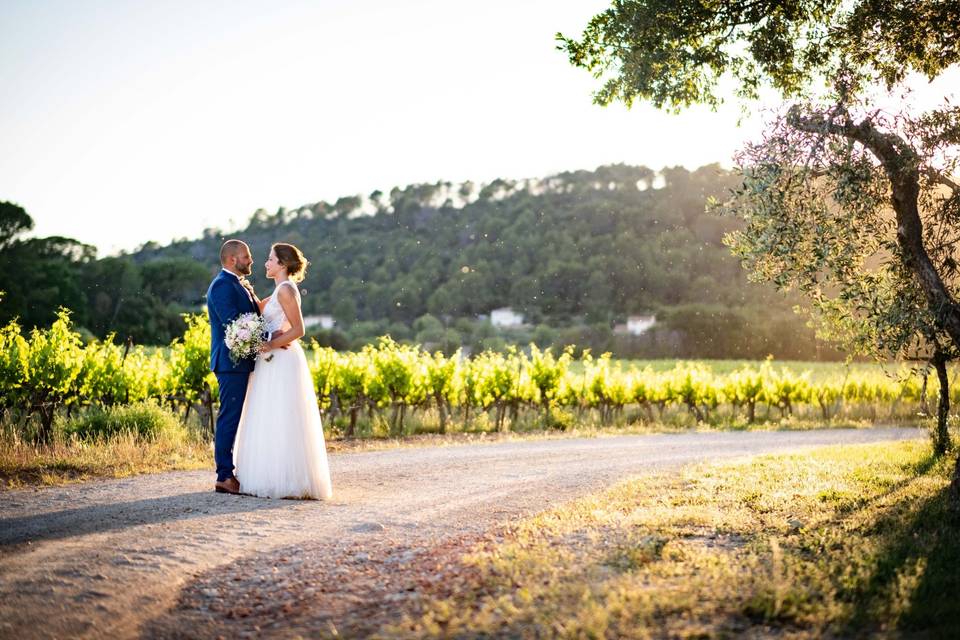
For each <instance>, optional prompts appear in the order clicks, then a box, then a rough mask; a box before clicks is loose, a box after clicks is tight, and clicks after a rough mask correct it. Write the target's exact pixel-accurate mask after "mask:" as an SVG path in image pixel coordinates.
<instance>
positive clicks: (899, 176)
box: [787, 105, 960, 344]
mask: <svg viewBox="0 0 960 640" xmlns="http://www.w3.org/2000/svg"><path fill="white" fill-rule="evenodd" d="M837 117H841V118H842V121H839V122H838V121H837ZM787 124H788V125H790V126H791V127H793V128H794V129H797V130H798V131H804V132H807V133H813V134H819V135H822V136H827V135H838V136H841V137H843V138H846V139H847V140H853V141H856V142H859V143H860V144H862V145H863V146H864V147H866V148H867V149H868V150H869V151H870V152H871V153H873V155H874V156H876V158H877V159H878V160H879V161H880V163H881V164H882V165H883V168H884V170H885V171H886V173H887V177H888V179H889V180H890V189H891V196H892V200H893V209H894V212H895V213H896V218H897V244H899V245H900V248H901V250H902V251H903V255H904V262H905V263H906V266H907V268H909V269H910V270H911V271H912V272H913V274H914V276H915V277H916V278H917V281H918V282H919V284H920V287H921V289H922V290H923V292H924V295H925V296H926V298H927V305H928V307H929V308H930V311H931V313H932V314H933V317H934V318H936V319H937V323H938V324H940V325H941V327H942V328H943V330H944V331H946V332H947V333H948V334H949V335H950V337H951V338H952V339H953V341H954V343H956V344H960V305H958V304H957V302H956V300H954V299H953V296H952V295H951V294H950V292H949V291H947V288H946V286H945V285H944V283H943V278H942V277H941V276H940V273H939V272H938V271H937V269H936V267H935V266H934V265H933V262H932V261H931V259H930V255H929V253H928V252H927V249H926V247H925V246H924V244H923V224H922V222H921V220H920V212H919V208H918V204H917V202H918V198H919V194H920V160H919V157H918V156H917V154H916V152H915V151H914V150H913V149H912V148H911V147H910V145H909V144H907V142H906V141H905V140H904V139H903V138H901V137H899V136H897V135H896V134H893V133H886V132H883V131H880V130H879V129H877V128H876V126H875V125H874V124H873V121H872V120H871V119H870V118H865V119H864V120H862V121H861V122H859V123H855V122H854V121H853V120H852V119H851V118H850V116H849V115H848V114H847V113H846V112H845V110H842V109H840V110H834V111H832V112H831V113H830V117H826V116H824V115H823V114H819V113H814V114H812V115H803V113H802V111H801V109H800V107H799V105H794V106H792V107H790V109H789V111H788V112H787Z"/></svg>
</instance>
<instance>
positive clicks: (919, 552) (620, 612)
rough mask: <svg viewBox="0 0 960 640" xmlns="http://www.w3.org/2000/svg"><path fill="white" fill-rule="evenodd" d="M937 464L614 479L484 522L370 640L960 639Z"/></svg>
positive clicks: (841, 456)
mask: <svg viewBox="0 0 960 640" xmlns="http://www.w3.org/2000/svg"><path fill="white" fill-rule="evenodd" d="M952 464H953V461H952V459H951V460H936V459H933V458H932V457H931V455H930V451H929V446H928V445H927V444H925V443H920V442H905V443H885V444H874V445H860V446H845V447H831V448H824V449H821V450H818V451H816V452H814V453H806V454H798V455H786V456H783V455H781V456H766V457H762V458H758V459H756V460H755V461H753V462H747V463H728V464H716V465H703V466H699V467H696V468H692V469H689V470H687V471H686V472H685V473H683V474H682V475H681V476H679V477H678V476H675V475H663V476H659V477H655V478H644V479H642V480H636V481H632V482H627V483H624V484H622V485H619V486H617V487H615V488H614V489H611V490H609V491H606V492H604V493H601V494H598V495H594V496H591V497H588V498H585V499H582V500H578V501H576V502H574V503H571V504H569V505H567V506H564V507H562V508H558V509H553V510H550V511H547V512H545V513H543V514H541V515H539V516H537V517H534V518H530V519H527V520H524V521H522V522H520V523H518V524H517V525H516V526H514V527H511V528H510V529H508V530H505V531H502V532H499V533H498V535H497V536H494V537H493V538H491V540H490V541H489V542H488V543H486V544H484V545H482V546H480V547H479V548H477V549H475V551H474V552H473V553H472V554H471V555H468V556H466V557H464V559H463V562H464V563H465V565H466V566H465V567H464V570H463V574H464V575H476V576H479V577H477V578H473V579H470V580H468V581H467V584H466V585H465V586H463V587H460V588H458V589H457V590H456V592H454V593H449V592H448V593H440V592H438V593H434V594H425V600H424V605H423V608H422V610H420V611H418V612H417V613H416V614H413V615H411V616H409V617H407V618H406V619H405V620H404V622H403V623H402V624H399V625H396V626H393V627H390V628H387V629H384V630H383V635H384V636H385V637H511V638H513V637H518V638H526V637H530V638H545V637H559V638H568V637H569V638H574V637H575V638H647V637H681V638H685V637H696V638H704V637H732V636H741V635H744V636H748V637H758V636H761V637H767V636H771V635H776V636H783V637H798V638H818V637H823V636H825V635H826V636H831V635H836V636H841V637H848V636H863V635H900V634H907V635H912V634H919V635H922V636H923V637H960V607H956V606H955V598H956V594H957V593H958V592H960V572H957V570H956V567H957V564H958V563H960V536H958V535H957V530H958V528H960V521H958V519H957V518H956V516H954V515H951V513H950V512H949V511H948V509H947V508H946V493H945V488H946V486H947V484H948V481H949V473H950V471H951V469H952ZM451 580H452V578H451ZM431 597H432V598H433V599H431Z"/></svg>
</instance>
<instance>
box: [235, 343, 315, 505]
mask: <svg viewBox="0 0 960 640" xmlns="http://www.w3.org/2000/svg"><path fill="white" fill-rule="evenodd" d="M270 356H273V357H272V358H270V360H265V358H266V357H270ZM234 462H235V464H236V468H237V471H236V474H237V479H238V480H240V491H241V492H243V493H248V494H252V495H255V496H261V497H264V498H317V499H327V498H330V497H331V496H332V495H333V489H332V486H331V483H330V468H329V464H328V462H327V452H326V444H325V442H324V438H323V427H322V426H321V424H320V411H319V409H318V407H317V396H316V393H315V392H314V390H313V378H312V376H311V375H310V369H309V368H308V367H307V359H306V356H305V355H304V353H303V348H302V347H301V346H300V343H299V342H293V343H292V344H291V345H290V347H289V348H288V349H275V350H273V351H270V352H269V353H267V354H266V355H264V354H261V355H260V356H259V357H258V358H257V364H256V367H255V368H254V371H253V373H252V374H251V375H250V380H249V382H248V383H247V397H246V401H245V403H244V406H243V412H242V414H241V416H240V426H239V428H238V431H237V441H236V445H235V446H234Z"/></svg>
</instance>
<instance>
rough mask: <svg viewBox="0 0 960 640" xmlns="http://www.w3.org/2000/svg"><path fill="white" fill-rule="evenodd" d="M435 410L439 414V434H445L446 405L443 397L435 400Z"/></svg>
mask: <svg viewBox="0 0 960 640" xmlns="http://www.w3.org/2000/svg"><path fill="white" fill-rule="evenodd" d="M437 410H438V411H439V412H440V433H441V434H444V433H446V432H447V403H446V401H445V400H444V399H443V397H442V396H441V397H439V398H437Z"/></svg>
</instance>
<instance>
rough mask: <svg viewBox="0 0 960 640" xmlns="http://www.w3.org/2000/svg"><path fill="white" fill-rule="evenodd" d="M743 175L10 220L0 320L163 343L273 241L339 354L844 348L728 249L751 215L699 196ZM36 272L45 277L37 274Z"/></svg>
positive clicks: (684, 174) (741, 353) (611, 176)
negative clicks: (217, 286)
mask: <svg viewBox="0 0 960 640" xmlns="http://www.w3.org/2000/svg"><path fill="white" fill-rule="evenodd" d="M736 184H737V179H736V177H735V176H734V175H732V174H731V173H730V172H727V171H725V170H723V169H722V168H720V167H719V166H717V165H708V166H705V167H701V168H700V169H697V170H695V171H688V170H686V169H684V168H682V167H675V168H665V169H663V170H661V171H659V172H656V171H654V170H651V169H649V168H646V167H637V166H627V165H611V166H602V167H599V168H597V169H596V170H594V171H575V172H565V173H561V174H557V175H554V176H550V177H547V178H542V179H529V180H520V181H511V180H503V179H498V180H494V181H493V182H491V183H489V184H484V185H475V184H473V183H470V182H466V183H461V184H452V183H449V182H437V183H434V184H415V185H409V186H407V187H405V188H399V187H397V188H394V189H392V190H390V192H389V193H384V192H381V191H374V192H373V193H371V194H369V195H368V196H346V197H342V198H339V199H337V200H336V201H335V202H316V203H310V204H306V205H303V206H300V207H297V208H292V209H287V208H281V209H279V210H278V211H276V212H267V211H264V210H258V211H256V212H255V213H254V214H253V215H252V216H251V218H250V219H249V222H248V223H247V224H246V226H245V227H244V228H242V229H236V230H231V231H228V232H224V231H223V230H220V229H207V230H205V231H204V233H203V234H202V236H201V237H200V238H195V239H186V238H184V239H181V240H177V241H175V242H172V243H170V244H168V245H160V244H158V243H155V242H147V243H145V244H144V245H142V246H141V247H140V248H139V249H138V250H136V251H135V252H133V253H130V254H123V255H120V256H110V257H104V258H101V259H96V258H95V255H94V254H93V253H92V252H91V248H90V247H84V246H83V245H80V244H79V243H76V242H75V241H70V240H69V239H31V240H23V239H20V238H17V237H16V235H17V233H16V232H13V233H10V232H8V233H7V235H8V236H9V237H7V238H6V240H5V241H2V242H0V263H6V264H0V267H3V269H2V272H0V273H2V274H5V275H0V290H2V291H5V292H6V296H5V299H4V300H3V303H2V304H0V321H3V322H6V321H7V320H9V319H11V318H13V317H19V318H20V319H21V321H22V322H23V323H24V324H26V325H27V326H30V325H34V324H36V325H42V324H45V323H48V322H49V321H50V319H51V318H52V316H53V314H54V312H55V311H56V309H57V307H58V306H59V305H64V306H67V307H68V308H70V309H71V310H72V311H73V314H74V316H73V317H74V322H75V323H76V324H77V325H79V326H81V327H84V328H85V329H86V330H88V331H89V332H90V334H92V335H93V336H97V337H103V336H105V335H107V334H108V333H110V332H114V333H116V334H117V335H118V336H119V337H120V338H121V339H124V338H126V337H127V336H129V337H131V338H132V339H133V340H134V341H135V342H138V343H146V344H164V343H167V342H169V341H170V340H171V339H173V338H175V337H177V336H179V335H180V334H181V333H182V330H183V322H182V320H181V318H180V314H181V313H183V312H186V311H197V310H198V309H199V308H200V307H201V306H202V304H203V295H204V293H205V291H206V286H207V284H208V282H209V279H210V277H211V276H212V275H213V274H214V273H215V272H216V270H217V269H218V268H219V266H218V257H217V256H218V251H219V247H220V244H221V243H222V241H223V239H224V238H225V237H238V238H241V239H243V240H245V241H246V242H247V243H248V244H249V245H250V247H251V250H252V251H253V254H254V260H255V263H254V275H253V277H252V278H251V280H252V281H253V283H254V285H255V286H256V287H257V289H258V291H260V292H261V293H262V295H266V294H267V293H268V292H269V289H270V286H271V285H272V283H269V282H267V281H266V280H265V278H264V276H263V272H262V267H261V266H260V265H261V264H262V261H263V259H264V258H265V257H266V255H267V253H268V251H269V247H270V244H271V243H272V242H277V241H283V242H291V243H293V244H296V245H297V246H298V247H300V248H301V249H302V250H303V252H304V253H305V254H306V256H307V258H308V259H309V260H310V261H311V266H310V268H309V269H308V273H307V278H306V280H305V281H304V282H303V284H302V288H303V290H304V296H303V304H304V313H305V315H310V314H330V315H332V316H333V317H334V318H335V319H336V328H335V329H334V330H330V331H321V332H319V333H318V334H316V337H318V338H319V339H320V341H321V343H324V344H331V345H334V346H337V347H341V348H356V347H357V346H359V345H361V344H364V343H366V342H369V341H371V340H373V339H374V338H376V337H377V336H379V335H383V334H390V335H392V336H393V337H394V338H397V339H399V340H405V341H418V342H421V343H427V344H428V345H429V346H433V347H439V348H443V349H444V350H447V351H450V350H452V349H455V348H456V347H457V346H460V345H465V346H469V347H472V348H491V347H492V348H502V347H503V346H505V345H507V344H510V343H521V344H522V343H524V342H527V341H530V340H533V341H536V342H537V343H538V344H540V345H541V346H555V347H562V346H564V345H566V344H577V345H579V346H580V347H586V348H591V349H593V350H594V351H606V350H613V351H614V353H616V354H617V355H622V356H645V357H658V356H660V357H742V358H753V357H764V356H766V355H767V354H773V355H775V356H776V357H778V358H805V359H812V358H833V357H837V355H838V354H837V353H836V352H835V351H833V350H831V349H829V348H828V347H826V346H825V345H822V344H820V343H818V341H817V340H816V339H815V338H814V335H813V331H812V330H811V329H809V328H808V327H806V325H805V319H804V318H803V317H802V316H798V315H797V314H795V313H794V311H793V310H792V308H793V305H794V304H795V303H796V300H790V299H788V298H786V297H785V296H784V295H782V294H779V293H776V292H775V291H773V289H772V288H771V287H769V286H768V285H759V284H755V283H750V282H748V281H747V277H746V273H745V272H744V271H743V270H742V269H741V267H740V265H739V264H738V262H737V260H736V259H735V258H734V257H732V256H731V255H730V252H729V249H728V248H727V247H726V246H725V245H724V244H723V236H724V234H725V233H727V232H729V231H732V230H734V229H735V228H737V226H738V225H739V224H741V223H739V222H738V221H737V220H734V219H729V218H721V217H719V216H716V215H714V214H712V213H709V212H707V211H706V210H705V203H706V201H707V199H708V198H709V197H711V196H713V197H717V198H721V199H722V198H725V197H726V195H727V194H728V193H729V190H730V189H732V188H733V187H735V186H736ZM8 206H11V205H8ZM21 211H22V210H21ZM7 226H9V225H4V227H7ZM52 240H59V241H61V245H63V243H67V244H66V245H64V246H61V247H60V249H59V250H57V249H56V247H53V248H50V247H47V248H46V249H45V251H46V253H44V255H45V256H46V258H44V259H46V260H47V261H48V262H51V261H55V262H56V265H55V267H47V268H44V269H43V270H42V275H39V276H31V277H28V278H26V281H24V279H18V278H14V277H12V276H11V272H10V271H9V270H8V265H11V266H12V265H14V264H16V262H17V260H18V256H20V258H19V259H23V254H24V252H25V251H27V252H29V251H30V249H28V246H29V245H30V243H33V245H34V246H33V252H34V253H36V248H37V247H36V243H37V242H42V241H52ZM70 242H73V243H74V244H73V245H70V244H69V243H70ZM34 277H38V278H40V279H41V280H42V283H39V284H42V286H32V285H31V283H30V282H29V280H31V278H34ZM501 307H511V308H512V309H513V310H514V311H516V312H518V313H521V314H523V316H524V325H525V326H524V327H521V328H519V329H514V330H509V331H500V330H496V329H494V328H493V327H491V326H490V325H489V322H486V321H484V320H483V317H484V316H486V314H489V313H490V311H491V310H493V309H497V308H501ZM634 314H644V315H649V314H653V315H655V316H656V318H657V323H656V325H655V326H654V327H653V328H652V329H651V330H649V331H648V332H647V333H645V334H644V335H642V336H626V335H621V334H620V333H615V332H614V330H613V329H614V327H615V326H616V325H617V324H621V323H623V322H624V321H625V320H626V318H627V317H628V316H630V315H634ZM478 317H480V319H478Z"/></svg>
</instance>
